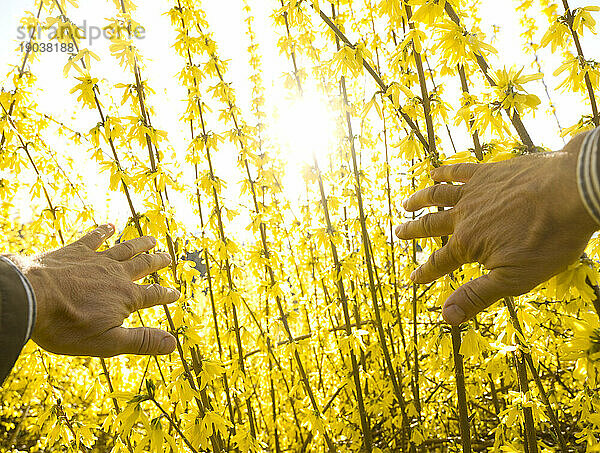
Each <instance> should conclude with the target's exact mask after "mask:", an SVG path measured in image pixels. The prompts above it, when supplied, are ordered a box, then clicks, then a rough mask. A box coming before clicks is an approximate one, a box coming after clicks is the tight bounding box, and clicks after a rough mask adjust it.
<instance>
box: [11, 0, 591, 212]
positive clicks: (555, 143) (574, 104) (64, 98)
mask: <svg viewBox="0 0 600 453" xmlns="http://www.w3.org/2000/svg"><path fill="white" fill-rule="evenodd" d="M0 2H1V6H0V8H1V10H2V15H1V16H0V43H1V47H0V74H6V72H7V71H8V69H9V65H14V64H18V63H19V62H20V61H21V59H22V54H21V52H15V51H14V49H15V47H16V46H17V44H18V41H17V37H18V35H17V26H18V23H19V20H20V17H21V16H22V14H23V12H24V11H25V10H31V9H32V5H33V0H25V1H16V0H0ZM79 3H80V8H79V9H77V10H74V8H72V7H70V8H69V11H70V13H69V16H70V18H71V19H73V20H74V22H75V23H76V24H78V25H81V24H83V21H84V20H85V21H86V22H87V25H88V26H90V25H94V26H98V27H103V26H104V25H105V23H106V22H105V18H108V17H111V16H113V15H114V5H113V2H112V1H94V2H91V1H84V0H80V2H79ZM202 3H203V7H204V9H205V11H206V12H207V16H208V17H207V18H208V21H209V23H210V24H211V31H213V32H214V35H215V39H216V41H217V43H218V46H219V54H220V56H221V58H223V59H228V60H229V64H230V65H229V71H228V74H227V80H229V81H231V82H233V86H234V87H235V89H236V92H237V95H238V103H239V104H240V105H241V106H242V108H243V110H244V111H246V112H247V111H248V109H247V106H248V103H249V98H250V89H251V87H250V85H249V81H248V54H247V50H246V49H247V46H248V42H247V37H246V24H245V23H244V22H243V19H244V13H243V11H242V5H243V3H242V2H241V1H239V0H219V1H212V0H211V1H204V2H202ZM249 3H250V4H251V6H252V9H253V14H254V16H255V19H256V20H255V31H256V32H257V34H258V40H259V44H260V46H261V47H260V49H261V53H262V57H263V60H264V64H263V68H264V73H263V77H264V80H265V86H266V88H267V92H268V94H269V96H267V106H266V108H267V112H268V113H269V114H270V115H271V117H272V118H273V117H274V115H275V114H276V113H279V115H280V120H278V121H274V120H273V124H275V125H276V126H277V128H278V130H274V131H273V130H272V132H273V133H274V134H276V135H277V134H278V135H279V136H278V137H276V138H277V139H278V140H279V141H280V142H281V143H283V144H288V145H289V146H288V147H289V148H290V149H293V148H294V144H295V143H298V142H301V143H302V145H303V146H304V147H307V146H308V147H312V146H316V144H321V143H323V142H326V139H327V138H328V137H327V131H328V130H330V128H329V127H327V121H329V120H328V114H327V112H326V110H325V109H324V106H323V104H321V103H320V101H319V100H318V99H316V98H310V99H308V100H307V101H306V103H304V104H298V103H297V102H295V103H294V102H291V101H282V98H284V97H286V91H285V90H284V89H283V79H282V74H283V72H288V71H290V68H291V66H290V63H289V61H288V60H287V58H286V57H285V55H281V56H280V55H279V52H278V49H277V47H276V42H277V40H278V39H279V37H280V35H281V33H282V30H281V29H276V30H275V29H274V25H273V21H272V19H271V18H270V17H269V16H270V14H271V12H272V9H271V8H272V7H277V5H279V1H275V0H271V1H267V0H261V1H250V2H249ZM137 4H138V10H137V11H136V12H135V13H134V17H135V18H136V20H137V21H138V22H140V23H141V24H142V25H144V26H145V27H146V35H145V39H143V40H139V41H138V44H139V47H140V50H141V54H142V55H143V56H144V58H145V63H146V68H145V69H144V77H145V78H147V79H149V85H150V86H151V87H152V88H153V89H154V90H155V91H156V95H155V96H153V97H152V98H151V103H152V105H154V106H155V107H158V106H160V108H157V109H156V116H155V117H154V118H153V121H152V122H153V125H155V126H156V127H158V128H160V129H164V130H167V131H168V132H169V141H170V144H171V145H172V146H173V147H174V148H175V149H176V150H177V153H184V152H185V149H186V146H187V140H188V130H187V129H186V128H183V127H182V126H181V124H180V123H179V121H178V117H179V115H180V112H181V111H182V108H181V104H180V103H179V102H180V101H181V100H182V99H183V97H184V95H185V92H184V91H183V89H182V87H180V86H179V84H178V83H177V81H176V73H177V72H178V71H179V70H180V68H181V60H180V59H179V58H178V57H177V56H176V55H175V52H174V50H173V49H171V48H170V46H171V45H172V43H173V41H174V34H173V31H172V29H171V26H170V23H169V18H168V17H167V16H165V15H164V13H165V12H166V11H167V9H168V2H167V1H164V0H162V1H160V0H145V1H143V2H142V1H141V0H138V1H137ZM570 4H571V6H572V7H573V8H575V7H577V6H582V5H594V4H595V5H600V0H586V1H580V0H570ZM141 5H143V6H141ZM481 5H482V6H481V8H480V11H481V14H480V16H482V18H483V24H482V26H483V29H484V31H485V32H486V35H487V38H486V42H491V43H492V44H493V45H494V46H495V47H496V49H497V50H498V52H499V55H498V60H499V61H503V62H504V64H516V65H525V66H526V70H525V72H527V73H533V72H535V71H534V70H533V69H532V68H531V66H530V65H531V57H530V56H529V55H527V54H526V53H525V52H524V51H523V49H522V44H521V38H520V37H519V35H520V34H521V32H522V28H521V25H520V24H519V22H518V16H517V14H516V12H515V9H514V7H510V6H514V5H516V2H514V1H510V0H503V1H497V0H482V1H481ZM596 18H597V19H600V17H596ZM544 21H545V19H544ZM494 26H495V27H497V28H496V30H497V31H496V32H495V33H493V32H492V29H493V27H494ZM492 35H493V38H492ZM350 39H351V40H353V37H352V36H350ZM583 48H584V52H585V54H586V57H587V58H593V59H595V60H597V61H600V46H599V45H598V38H597V37H590V36H588V37H586V39H584V40H583ZM90 49H91V50H92V51H93V52H95V53H97V54H98V55H99V56H100V57H101V58H102V62H103V63H102V64H97V63H96V64H93V71H92V73H93V75H94V76H96V77H98V76H99V77H103V78H105V79H106V81H107V82H108V83H130V82H131V79H132V77H131V75H130V74H123V73H122V71H121V70H120V68H118V66H116V65H115V64H114V63H112V62H113V61H114V58H113V57H111V56H110V54H109V52H108V43H107V41H106V40H104V39H99V40H96V41H94V42H93V44H92V45H91V47H90ZM559 59H560V56H552V55H549V52H548V51H547V50H544V51H542V52H541V60H542V62H543V63H542V64H543V66H544V67H543V69H544V70H545V71H546V72H547V74H546V76H547V82H548V83H549V85H550V88H551V90H552V91H553V88H554V87H555V86H556V85H557V84H558V80H557V79H556V78H554V77H551V72H552V70H553V69H554V68H556V67H557V66H558V64H557V62H558V61H559ZM66 61H67V57H66V54H60V53H52V54H41V58H40V59H39V60H38V61H36V62H35V63H34V66H33V72H34V73H35V74H36V75H37V76H38V79H39V80H38V86H39V87H40V88H41V89H42V91H41V94H40V96H39V98H38V99H37V101H38V103H39V105H40V110H41V111H45V112H51V113H52V114H54V115H55V116H57V117H59V118H61V119H62V120H63V121H65V122H66V123H67V124H70V125H72V127H73V128H74V129H77V130H81V131H88V130H89V129H91V128H92V127H93V126H95V124H96V123H97V121H98V118H97V113H96V112H81V111H79V110H77V111H75V112H74V111H73V106H75V105H76V103H77V102H76V100H75V97H74V95H71V94H69V90H70V89H71V88H72V87H73V85H74V84H73V80H72V79H71V78H69V79H64V78H63V75H62V70H63V66H64V64H65V63H66ZM107 62H108V63H107ZM546 65H547V67H548V69H547V70H546V69H545V68H546ZM492 67H494V68H499V65H498V62H494V61H492ZM363 78H364V80H365V84H366V86H367V88H368V87H372V86H371V85H370V83H371V82H370V81H368V80H369V79H368V76H366V75H363ZM0 80H2V78H0ZM367 81H368V82H367ZM2 85H5V83H4V82H2ZM7 86H9V87H11V89H12V84H11V83H8V84H7ZM528 88H530V89H531V90H532V91H533V92H535V93H536V94H537V95H538V96H539V97H540V99H541V100H542V102H543V104H544V105H547V101H546V96H545V94H544V91H543V87H542V85H541V83H539V82H535V83H532V84H530V86H528ZM368 89H371V91H370V92H371V93H372V92H373V91H374V90H372V88H368ZM367 96H368V97H369V98H370V96H371V94H367ZM449 96H450V97H451V96H452V95H451V94H449ZM553 96H554V98H553V101H554V102H555V103H556V104H557V107H558V112H559V119H560V121H561V123H562V125H563V127H565V126H570V125H571V124H573V123H574V122H575V121H576V119H577V118H578V115H579V114H580V113H581V111H582V108H581V105H580V103H581V99H582V98H581V96H572V95H569V94H557V93H553ZM450 100H451V101H452V102H453V104H454V105H457V104H456V103H455V102H454V100H453V99H450ZM116 101H117V102H118V99H116ZM276 110H278V112H276ZM525 124H526V125H527V127H528V129H529V130H530V131H531V132H532V135H533V140H534V142H535V143H539V144H543V145H545V146H549V147H552V148H559V147H561V146H562V140H561V138H560V137H559V136H558V134H557V133H556V126H555V122H554V119H553V118H552V117H551V116H550V114H548V113H547V112H544V111H543V110H540V111H539V112H538V115H537V117H536V118H535V119H532V118H527V119H526V120H525ZM439 134H440V136H444V137H443V140H445V134H443V131H441V130H440V131H439ZM461 135H463V136H464V134H459V133H456V135H455V137H456V138H457V142H458V144H457V145H458V147H459V148H461V147H463V146H468V141H467V139H466V137H464V138H462V139H461ZM307 140H308V141H307ZM54 145H55V146H56V147H58V148H60V147H61V146H62V145H61V141H60V140H57V141H56V142H54ZM299 154H306V152H305V151H302V150H300V151H298V150H296V151H295V152H290V153H289V155H286V156H285V159H286V161H287V162H288V176H287V180H286V181H287V182H288V184H289V186H290V187H295V189H297V187H296V186H298V185H299V184H300V181H301V179H300V176H299V173H300V172H299V171H298V167H299V166H300V165H301V163H302V162H304V161H306V160H307V157H308V156H307V155H299ZM219 155H220V161H219V162H218V170H217V172H218V173H220V174H221V175H222V176H224V177H225V179H228V178H227V174H228V172H230V171H231V168H232V167H231V166H232V165H235V155H234V153H233V152H230V153H227V152H221V153H219ZM75 157H76V159H80V160H81V166H79V167H78V168H82V169H84V170H83V171H84V174H83V175H82V176H84V178H85V180H86V183H87V184H89V185H90V186H93V184H97V187H98V188H101V187H103V186H104V185H105V184H106V179H107V178H108V176H107V175H106V174H101V175H98V174H97V172H96V169H95V168H94V167H93V166H90V165H89V156H87V155H81V156H75ZM238 174H239V173H236V175H238ZM90 188H91V187H90ZM291 193H295V194H296V195H297V193H298V190H293V191H292V192H291ZM98 208H99V209H102V207H101V206H99V207H98ZM107 215H110V216H112V217H114V216H117V215H118V216H123V217H124V218H126V216H127V210H126V207H125V206H114V205H113V206H112V207H111V212H110V214H108V213H107Z"/></svg>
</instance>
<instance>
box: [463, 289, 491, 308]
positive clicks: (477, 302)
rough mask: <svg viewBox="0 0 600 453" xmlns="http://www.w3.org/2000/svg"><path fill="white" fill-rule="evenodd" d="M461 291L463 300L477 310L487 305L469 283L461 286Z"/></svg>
mask: <svg viewBox="0 0 600 453" xmlns="http://www.w3.org/2000/svg"><path fill="white" fill-rule="evenodd" d="M462 292H463V296H464V298H465V300H466V301H467V302H468V303H469V304H471V305H472V306H473V307H475V308H476V309H477V312H480V311H481V310H484V309H486V308H487V307H488V303H487V302H486V301H485V300H483V299H482V298H481V296H479V294H477V291H476V290H475V289H473V288H472V287H471V285H465V286H463V287H462Z"/></svg>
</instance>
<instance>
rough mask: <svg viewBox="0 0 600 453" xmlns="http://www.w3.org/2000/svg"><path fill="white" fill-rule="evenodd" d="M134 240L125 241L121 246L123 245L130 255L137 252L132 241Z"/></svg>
mask: <svg viewBox="0 0 600 453" xmlns="http://www.w3.org/2000/svg"><path fill="white" fill-rule="evenodd" d="M131 242H132V241H127V242H123V243H122V244H121V247H123V249H124V250H125V251H126V252H127V253H128V254H129V255H134V254H135V246H134V245H133V244H132V243H131Z"/></svg>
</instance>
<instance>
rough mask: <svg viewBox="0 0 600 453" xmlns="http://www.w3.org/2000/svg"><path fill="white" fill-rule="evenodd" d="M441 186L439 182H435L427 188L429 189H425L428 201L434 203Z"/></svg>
mask: <svg viewBox="0 0 600 453" xmlns="http://www.w3.org/2000/svg"><path fill="white" fill-rule="evenodd" d="M441 187H442V186H441V185H440V184H435V185H433V186H431V187H430V188H429V190H428V191H427V197H426V198H427V201H428V202H429V203H435V202H436V200H437V199H438V196H439V194H440V188H441Z"/></svg>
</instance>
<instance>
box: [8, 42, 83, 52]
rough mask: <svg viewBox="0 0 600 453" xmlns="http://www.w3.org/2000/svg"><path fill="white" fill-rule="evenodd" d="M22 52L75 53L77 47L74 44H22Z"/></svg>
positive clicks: (20, 46)
mask: <svg viewBox="0 0 600 453" xmlns="http://www.w3.org/2000/svg"><path fill="white" fill-rule="evenodd" d="M19 48H20V49H21V52H48V53H51V52H73V51H74V50H75V46H74V44H73V43H69V44H66V43H59V42H55V43H51V42H34V43H29V42H22V43H21V44H20V45H19Z"/></svg>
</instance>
